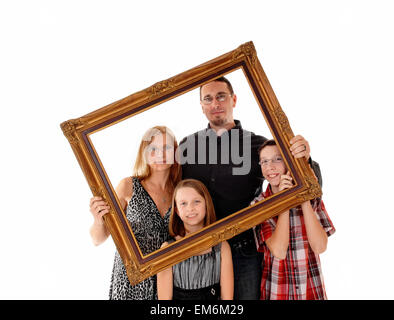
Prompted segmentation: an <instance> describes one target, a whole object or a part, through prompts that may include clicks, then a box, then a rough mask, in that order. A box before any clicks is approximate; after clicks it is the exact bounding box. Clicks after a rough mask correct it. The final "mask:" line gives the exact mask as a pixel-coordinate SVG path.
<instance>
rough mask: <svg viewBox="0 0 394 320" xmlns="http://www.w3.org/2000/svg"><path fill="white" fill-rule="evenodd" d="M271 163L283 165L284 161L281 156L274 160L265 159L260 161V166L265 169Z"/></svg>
mask: <svg viewBox="0 0 394 320" xmlns="http://www.w3.org/2000/svg"><path fill="white" fill-rule="evenodd" d="M271 161H272V163H275V164H278V163H282V162H283V159H282V157H280V156H277V157H275V158H272V159H263V160H260V162H259V165H260V166H263V167H265V166H268V164H269V163H270V162H271Z"/></svg>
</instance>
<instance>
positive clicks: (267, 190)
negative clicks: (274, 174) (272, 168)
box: [263, 184, 273, 199]
mask: <svg viewBox="0 0 394 320" xmlns="http://www.w3.org/2000/svg"><path fill="white" fill-rule="evenodd" d="M272 195H273V193H272V190H271V185H270V184H268V186H267V189H265V191H263V197H264V199H265V198H268V197H270V196H272Z"/></svg>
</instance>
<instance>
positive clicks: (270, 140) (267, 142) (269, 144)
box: [257, 139, 277, 156]
mask: <svg viewBox="0 0 394 320" xmlns="http://www.w3.org/2000/svg"><path fill="white" fill-rule="evenodd" d="M276 145H277V144H276V141H275V140H274V139H269V140H265V141H264V143H263V144H262V145H261V146H260V147H259V148H258V149H257V154H258V155H259V156H260V152H261V150H263V149H264V148H265V147H267V146H276Z"/></svg>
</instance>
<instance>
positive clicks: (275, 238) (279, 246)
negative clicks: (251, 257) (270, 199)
mask: <svg viewBox="0 0 394 320" xmlns="http://www.w3.org/2000/svg"><path fill="white" fill-rule="evenodd" d="M289 228H290V223H289V211H286V212H283V213H281V214H280V215H279V217H278V221H277V223H276V228H275V231H274V232H273V233H272V235H271V237H270V238H269V239H267V240H266V241H265V243H266V244H267V246H268V249H270V251H271V253H272V255H273V256H274V257H275V258H278V259H281V260H282V259H285V258H286V255H287V249H288V247H289Z"/></svg>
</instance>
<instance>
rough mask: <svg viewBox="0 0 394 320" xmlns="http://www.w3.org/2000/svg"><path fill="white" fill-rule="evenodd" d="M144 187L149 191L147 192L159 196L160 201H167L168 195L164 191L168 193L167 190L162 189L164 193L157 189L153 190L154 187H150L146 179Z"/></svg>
mask: <svg viewBox="0 0 394 320" xmlns="http://www.w3.org/2000/svg"><path fill="white" fill-rule="evenodd" d="M145 188H146V189H147V191H149V192H148V193H152V194H153V195H155V196H156V197H157V198H159V199H160V201H161V202H162V203H163V204H165V203H167V200H168V197H167V195H166V193H168V192H167V190H166V189H165V190H164V193H163V192H160V191H157V190H155V188H154V187H152V186H151V185H149V184H148V183H147V182H146V181H145ZM156 189H157V188H156Z"/></svg>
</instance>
